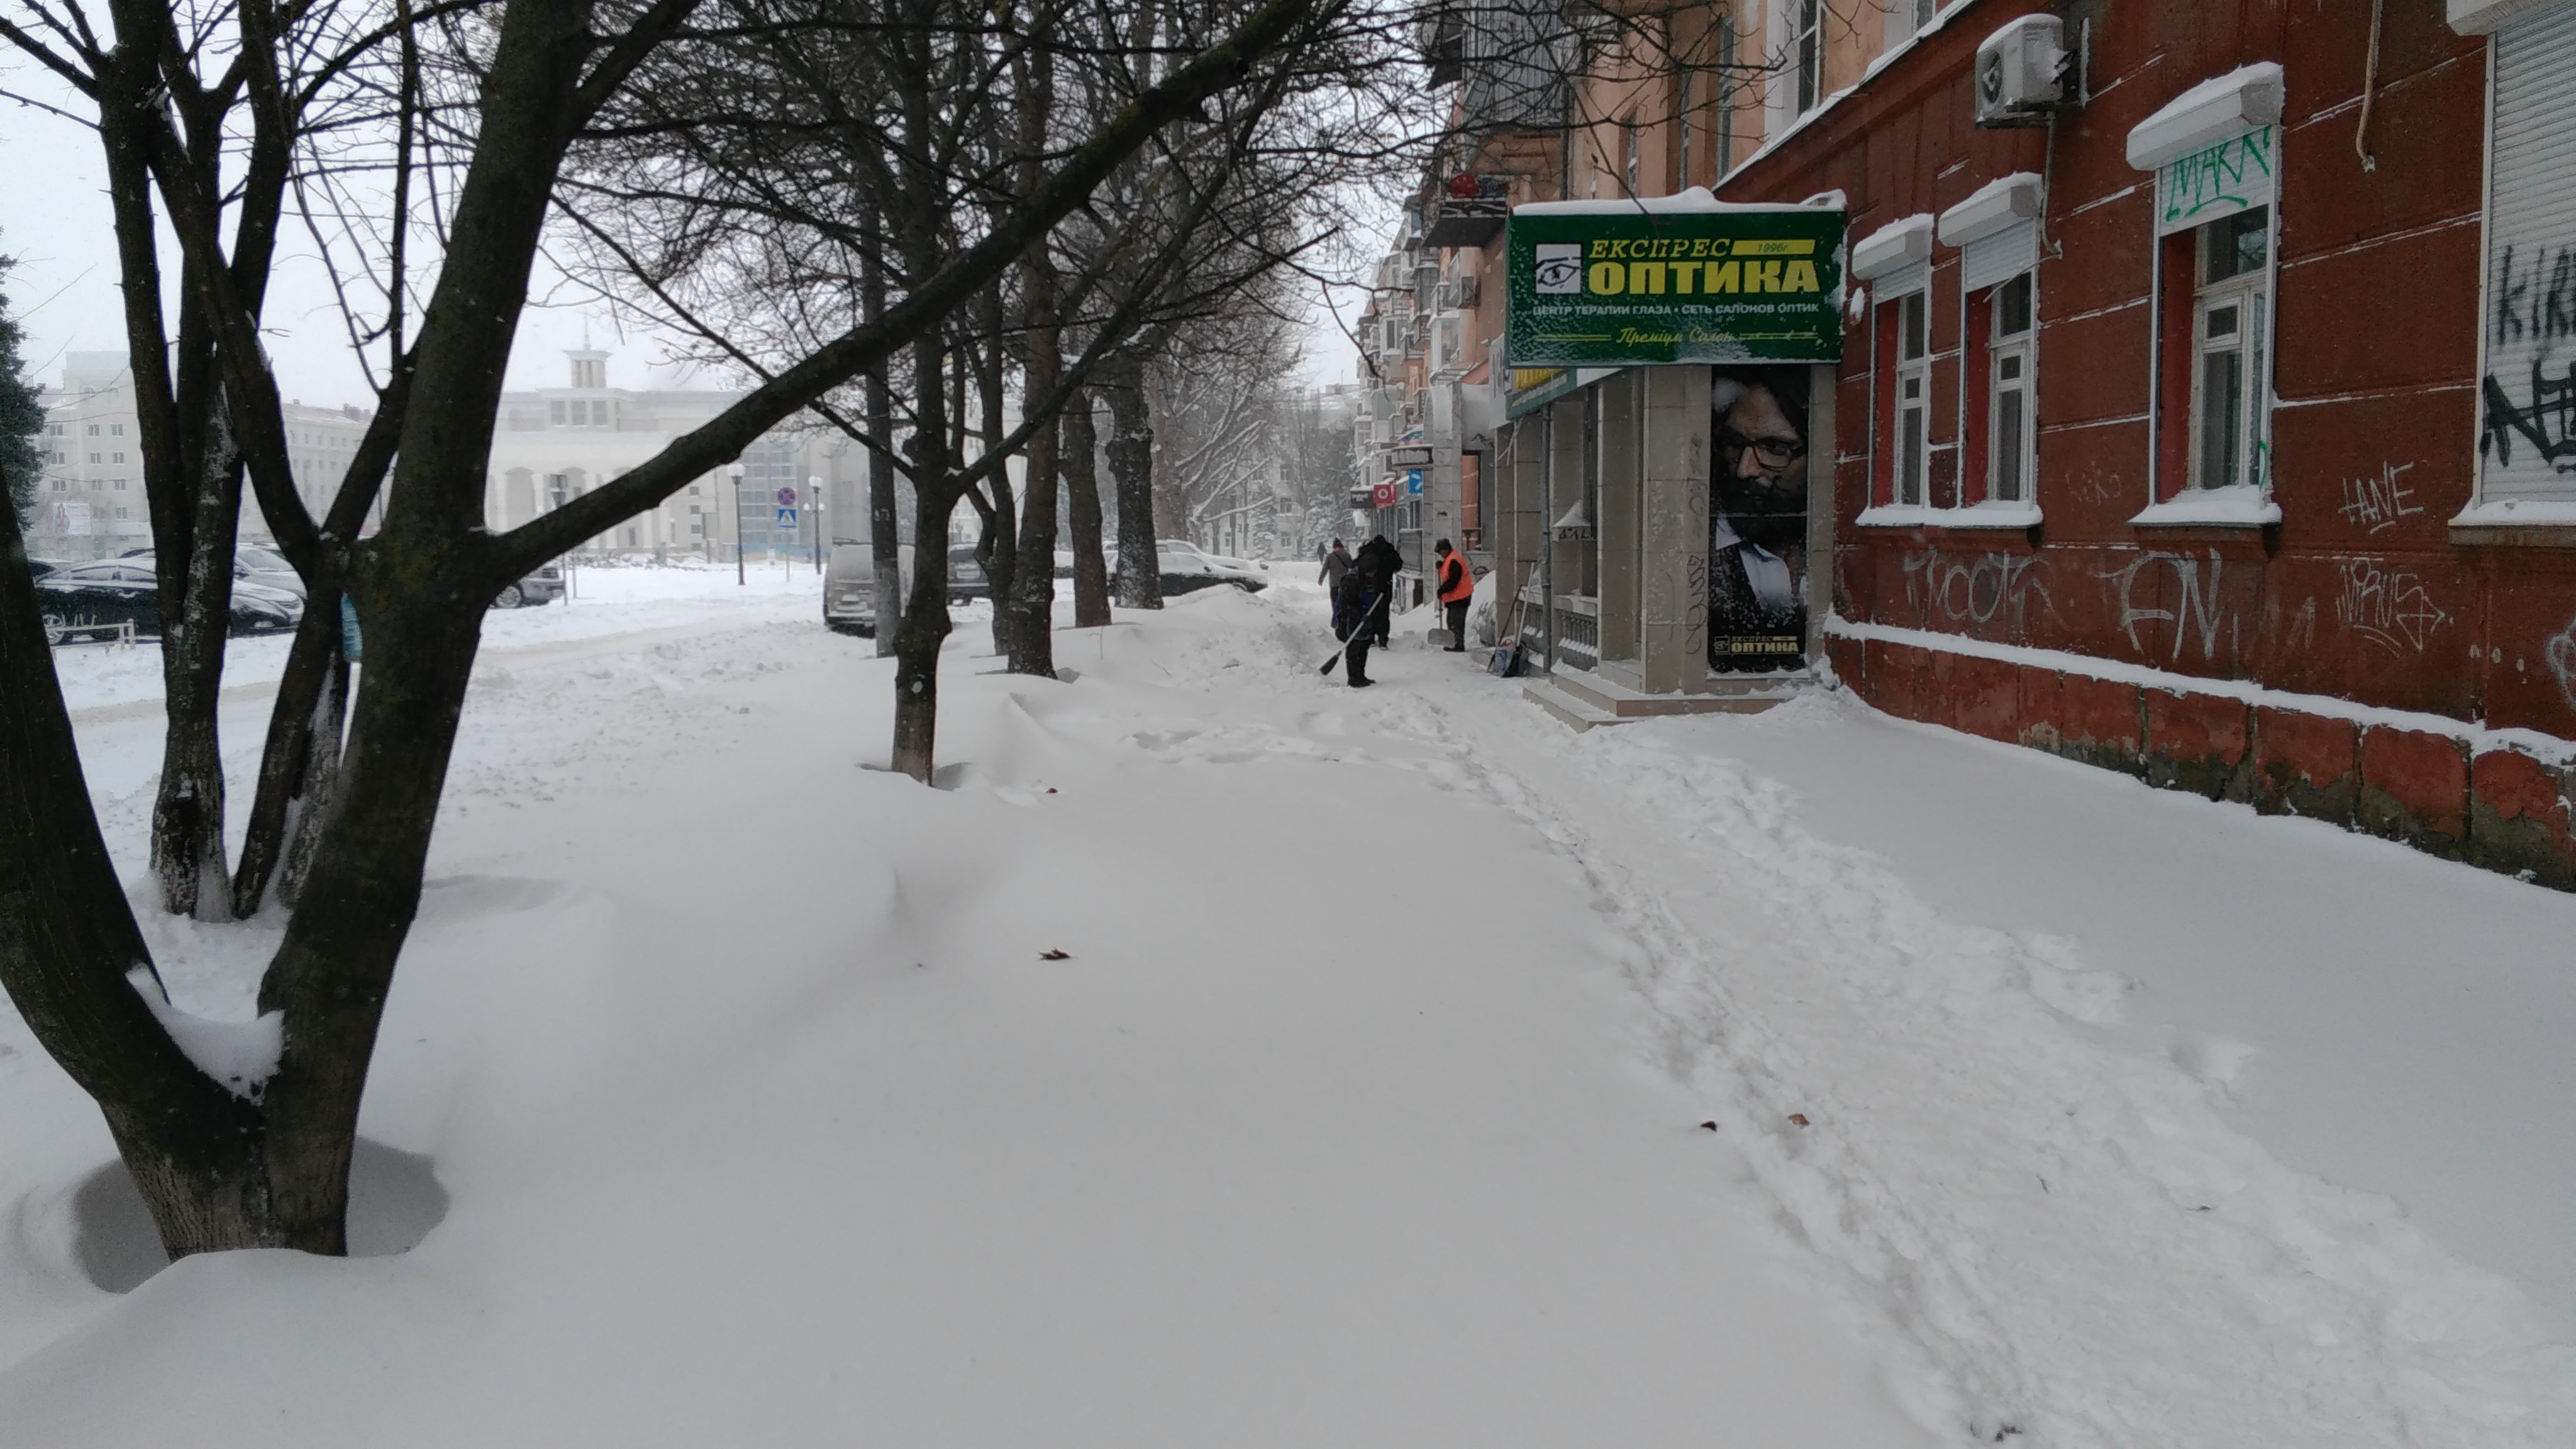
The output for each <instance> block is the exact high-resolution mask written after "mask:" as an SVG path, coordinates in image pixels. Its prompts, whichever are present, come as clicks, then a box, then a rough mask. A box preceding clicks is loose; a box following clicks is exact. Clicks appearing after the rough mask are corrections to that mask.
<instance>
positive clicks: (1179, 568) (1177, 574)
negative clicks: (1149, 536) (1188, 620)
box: [1109, 539, 1270, 598]
mask: <svg viewBox="0 0 2576 1449" xmlns="http://www.w3.org/2000/svg"><path fill="white" fill-rule="evenodd" d="M1156 542H1157V543H1158V544H1161V545H1163V546H1162V547H1158V548H1156V549H1155V550H1154V565H1155V569H1156V571H1157V572H1159V573H1160V574H1161V575H1162V579H1163V596H1164V597H1165V598H1170V597H1171V596H1172V595H1174V594H1192V593H1196V592H1198V591H1199V590H1201V589H1213V588H1217V587H1219V586H1227V585H1230V586H1232V587H1234V588H1238V589H1241V590H1243V591H1244V592H1245V593H1247V594H1257V593H1260V592H1261V591H1262V590H1263V589H1266V588H1268V587H1270V576H1269V575H1268V574H1266V573H1263V572H1262V571H1261V570H1260V569H1259V568H1258V567H1256V566H1255V565H1252V564H1249V563H1246V562H1244V561H1243V560H1242V559H1227V558H1219V557H1217V556H1216V555H1214V554H1208V553H1202V552H1200V551H1199V550H1197V549H1195V548H1173V547H1171V546H1169V541H1168V540H1163V539H1157V540H1156ZM1109 577H1110V580H1111V582H1112V583H1115V582H1116V581H1117V578H1118V555H1117V552H1116V551H1115V550H1112V551H1110V554H1109Z"/></svg>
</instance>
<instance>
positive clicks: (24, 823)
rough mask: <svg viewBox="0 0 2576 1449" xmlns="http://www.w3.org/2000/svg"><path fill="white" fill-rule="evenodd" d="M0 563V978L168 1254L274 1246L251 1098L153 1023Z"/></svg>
mask: <svg viewBox="0 0 2576 1449" xmlns="http://www.w3.org/2000/svg"><path fill="white" fill-rule="evenodd" d="M5 550H6V554H5V561H0V985H5V986H6V987H7V988H8V992H9V1000H10V1002H11V1004H13V1005H14V1006H16V1008H17V1010H18V1015H19V1016H20V1017H21V1018H22V1019H23V1020H24V1021H25V1022H26V1023H27V1026H28V1029H29V1030H30V1031H32V1032H33V1033H34V1034H35V1037H36V1039H37V1040H38V1041H40V1042H42V1043H44V1046H45V1049H46V1051H47V1052H49V1053H50V1054H52V1056H53V1058H54V1060H55V1061H57V1062H59V1063H61V1065H62V1068H63V1070H64V1071H65V1072H66V1073H68V1074H69V1075H70V1077H71V1079H72V1080H73V1081H74V1082H75V1083H77V1084H79V1086H80V1088H81V1090H83V1091H85V1092H87V1093H89V1095H90V1096H91V1098H92V1099H94V1100H95V1101H97V1102H98V1104H99V1107H100V1110H101V1112H102V1113H103V1114H104V1115H105V1116H106V1118H107V1125H108V1130H109V1131H110V1133H111V1134H113V1135H114V1137H115V1139H116V1143H117V1150H118V1152H119V1153H120V1154H121V1155H122V1156H123V1157H124V1159H125V1161H126V1163H127V1165H128V1167H129V1169H130V1170H131V1171H132V1172H133V1174H134V1179H135V1184H136V1186H137V1187H139V1188H140V1189H141V1190H142V1192H143V1199H144V1202H145V1204H146V1205H147V1206H148V1207H149V1208H150V1209H151V1211H152V1219H153V1222H154V1223H155V1224H156V1225H158V1227H159V1229H160V1233H161V1242H162V1246H163V1247H165V1248H167V1249H168V1250H169V1251H170V1252H171V1253H172V1254H173V1255H174V1256H176V1255H179V1254H184V1253H193V1252H201V1251H204V1250H206V1249H209V1248H232V1247H248V1246H277V1245H278V1244H279V1243H280V1241H281V1239H279V1237H278V1236H277V1234H276V1233H275V1232H274V1230H273V1224H272V1223H271V1221H270V1218H269V1214H268V1211H267V1204H268V1201H269V1195H268V1193H267V1190H266V1178H265V1174H264V1172H263V1171H262V1170H261V1167H260V1154H261V1151H262V1148H263V1146H264V1131H263V1128H264V1122H263V1114H262V1112H261V1110H260V1108H259V1106H258V1105H257V1104H255V1103H253V1102H251V1101H249V1100H248V1099H246V1098H245V1097H243V1096H240V1095H236V1094H235V1093H233V1092H232V1091H229V1090H227V1089H226V1088H225V1087H223V1086H222V1085H220V1084H218V1083H217V1082H215V1081H214V1080H213V1079H212V1078H210V1077H208V1076H206V1075H205V1073H203V1072H202V1071H200V1070H199V1069H198V1068H197V1066H196V1064H195V1063H193V1062H191V1061H190V1060H188V1058H187V1057H186V1056H185V1055H183V1054H182V1053H181V1052H180V1050H179V1049H178V1047H177V1045H176V1044H174V1043H173V1042H172V1041H171V1039H170V1035H169V1033H168V1032H167V1031H166V1030H165V1029H163V1027H162V1025H161V1023H160V1022H159V1021H157V1020H155V1019H154V1016H153V1013H152V1009H151V1006H150V1005H149V1004H147V1001H146V998H145V996H144V994H143V993H144V992H145V991H151V992H154V993H156V994H157V993H158V992H159V991H160V981H159V978H158V977H157V976H155V975H153V974H152V968H151V964H150V963H151V955H150V953H149V952H148V951H147V950H146V948H145V946H144V944H143V937H142V933H141V931H140V930H139V929H138V928H137V926H136V923H135V919H134V911H133V908H132V906H131V905H130V904H129V903H128V902H127V900H126V896H125V891H124V888H123V886H122V885H121V884H120V883H119V882H118V880H117V878H116V866H115V863H114V862H113V861H112V860H111V859H110V858H109V856H108V853H107V842H106V841H105V839H104V838H102V837H101V836H100V834H99V829H98V817H97V815H96V814H95V813H94V812H93V811H92V810H91V809H90V801H89V785H88V782H87V780H86V779H84V777H83V776H82V773H81V764H80V754H79V750H78V747H77V746H76V745H75V744H74V743H73V739H72V725H71V715H70V713H69V712H68V711H67V710H66V709H65V708H64V707H63V696H62V690H61V688H60V686H59V685H58V683H57V682H56V680H55V678H54V664H53V655H52V650H51V648H50V647H49V646H48V643H47V641H46V638H45V628H44V620H43V617H42V615H41V613H40V611H39V606H38V604H37V600H36V591H35V583H34V579H33V578H32V576H31V575H30V574H29V572H28V568H27V555H26V549H25V546H24V545H23V544H22V543H21V542H20V540H19V537H18V530H16V529H14V528H13V529H9V530H6V542H5Z"/></svg>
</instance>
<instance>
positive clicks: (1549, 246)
mask: <svg viewBox="0 0 2576 1449" xmlns="http://www.w3.org/2000/svg"><path fill="white" fill-rule="evenodd" d="M1535 250H1536V253H1537V255H1536V257H1535V258H1534V261H1535V262H1536V266H1535V268H1534V274H1535V286H1534V287H1533V288H1532V290H1534V291H1536V292H1537V293H1538V294H1539V295H1540V296H1542V297H1579V296H1581V295H1583V244H1582V243H1581V242H1542V243H1541V244H1539V246H1538V247H1537V248H1536V249H1535Z"/></svg>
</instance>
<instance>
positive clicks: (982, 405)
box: [958, 283, 1020, 659]
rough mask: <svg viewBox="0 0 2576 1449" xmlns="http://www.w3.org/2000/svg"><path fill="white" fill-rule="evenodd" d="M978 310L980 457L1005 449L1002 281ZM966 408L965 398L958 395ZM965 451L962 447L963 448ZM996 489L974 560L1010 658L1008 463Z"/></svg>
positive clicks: (1015, 627)
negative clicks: (982, 575)
mask: <svg viewBox="0 0 2576 1449" xmlns="http://www.w3.org/2000/svg"><path fill="white" fill-rule="evenodd" d="M984 298H985V299H984V302H983V304H982V306H981V307H979V308H978V309H977V310H978V312H979V314H980V315H979V317H978V319H977V320H978V321H979V322H980V324H981V326H980V328H979V330H981V331H982V332H983V334H984V337H985V341H984V343H983V345H982V346H981V347H980V348H978V349H976V350H975V391H976V410H975V436H976V441H977V442H978V443H979V444H980V445H981V446H979V447H978V448H977V449H976V455H977V456H978V457H979V458H989V457H991V456H992V455H993V454H994V453H996V452H998V451H1000V449H1001V446H1002V434H1003V433H1004V431H1005V429H1004V428H1003V426H1002V407H1003V401H1004V398H1005V397H1006V395H1007V394H1006V391H1005V383H1006V379H1005V377H1004V375H1003V369H1004V362H1003V354H1002V291H1001V287H1000V285H999V284H998V283H997V284H996V285H995V286H994V287H993V288H992V289H991V290H989V291H987V292H986V293H985V294H984ZM958 405H959V407H960V408H961V409H962V408H963V407H964V405H965V399H963V398H960V399H958ZM960 456H961V457H962V456H963V450H960ZM984 486H986V487H987V488H989V489H990V490H991V497H992V500H993V502H992V510H991V511H990V512H989V513H986V514H985V515H984V529H983V532H982V533H980V534H978V535H977V536H976V540H975V562H976V564H977V566H979V567H981V568H982V569H983V570H984V596H985V598H986V599H988V600H990V601H991V603H992V606H993V653H994V655H995V656H996V657H998V658H1002V659H1008V658H1010V657H1011V656H1012V655H1013V654H1014V653H1015V652H1017V650H1018V648H1019V643H1018V639H1019V623H1020V617H1019V615H1018V614H1017V613H1015V612H1014V611H1013V610H1012V608H1011V601H1012V599H1013V598H1014V597H1016V595H1017V590H1018V586H1019V577H1020V517H1019V508H1018V500H1017V499H1016V498H1015V497H1014V496H1013V494H1012V493H1011V474H1010V470H1009V469H1008V468H1007V467H996V468H995V469H994V470H993V471H992V473H991V475H990V476H989V477H988V478H987V479H986V481H985V485H984Z"/></svg>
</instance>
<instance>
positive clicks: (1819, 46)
mask: <svg viewBox="0 0 2576 1449" xmlns="http://www.w3.org/2000/svg"><path fill="white" fill-rule="evenodd" d="M1789 3H1790V14H1791V17H1792V19H1791V22H1790V31H1789V33H1790V43H1791V44H1792V45H1794V46H1796V47H1797V55H1796V57H1795V62H1796V64H1797V67H1798V114H1799V115H1802V116H1803V115H1805V114H1806V113H1807V112H1809V111H1812V110H1814V109H1815V108H1816V103H1817V102H1819V101H1821V100H1823V99H1824V98H1825V25H1824V19H1825V7H1824V0H1789Z"/></svg>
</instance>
